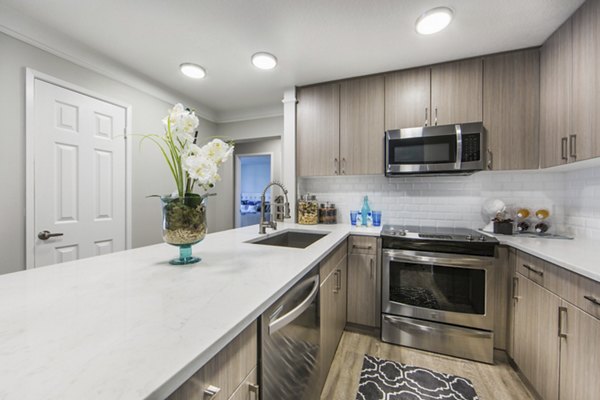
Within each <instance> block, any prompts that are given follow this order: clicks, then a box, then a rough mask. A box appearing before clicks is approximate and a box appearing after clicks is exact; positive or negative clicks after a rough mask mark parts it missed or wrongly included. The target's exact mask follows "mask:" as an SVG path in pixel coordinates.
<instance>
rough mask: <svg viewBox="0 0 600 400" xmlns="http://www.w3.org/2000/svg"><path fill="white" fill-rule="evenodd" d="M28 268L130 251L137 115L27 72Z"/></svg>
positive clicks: (129, 110) (34, 73)
mask: <svg viewBox="0 0 600 400" xmlns="http://www.w3.org/2000/svg"><path fill="white" fill-rule="evenodd" d="M26 90H27V96H26V97H27V111H26V113H27V114H26V117H27V126H26V159H27V162H26V163H27V164H26V170H27V171H26V175H27V190H26V192H27V193H26V199H27V206H26V210H27V212H26V225H27V227H26V234H27V237H26V242H27V252H26V258H27V268H34V267H40V266H44V265H49V264H56V263H62V262H67V261H73V260H77V259H80V258H86V257H92V256H96V255H103V254H107V253H112V252H115V251H121V250H125V249H126V248H130V243H131V225H130V224H131V223H130V221H131V213H130V210H131V194H130V190H131V189H130V186H131V185H130V183H131V177H130V171H131V164H130V163H131V156H130V150H131V146H130V145H129V137H128V135H127V133H128V132H129V130H130V121H131V118H130V113H131V109H130V107H128V106H127V105H123V104H122V103H118V102H116V101H113V100H110V99H106V98H104V97H101V96H99V95H96V94H94V93H91V92H89V91H87V90H85V89H82V88H79V87H76V86H75V85H72V84H70V83H68V82H64V81H61V80H59V79H56V78H53V77H50V76H47V75H45V74H42V73H40V72H36V71H33V70H30V69H28V70H27V84H26Z"/></svg>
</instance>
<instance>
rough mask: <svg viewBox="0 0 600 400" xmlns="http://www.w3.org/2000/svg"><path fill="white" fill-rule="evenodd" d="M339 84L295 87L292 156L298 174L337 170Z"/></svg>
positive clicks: (331, 173)
mask: <svg viewBox="0 0 600 400" xmlns="http://www.w3.org/2000/svg"><path fill="white" fill-rule="evenodd" d="M339 149H340V85H339V84H337V83H331V84H325V85H317V86H309V87H305V88H300V89H298V105H297V127H296V160H297V175H298V176H327V175H337V174H339V167H340V161H339V157H340V155H339Z"/></svg>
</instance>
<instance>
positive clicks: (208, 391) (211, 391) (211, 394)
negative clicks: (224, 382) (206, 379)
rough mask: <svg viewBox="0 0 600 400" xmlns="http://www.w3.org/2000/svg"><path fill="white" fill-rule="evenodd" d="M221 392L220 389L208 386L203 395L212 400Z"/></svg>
mask: <svg viewBox="0 0 600 400" xmlns="http://www.w3.org/2000/svg"><path fill="white" fill-rule="evenodd" d="M220 391H221V388H220V387H216V386H213V385H210V386H208V387H207V388H206V389H204V394H205V395H206V396H208V398H209V399H212V398H213V397H215V396H216V395H217V394H218V393H219V392H220Z"/></svg>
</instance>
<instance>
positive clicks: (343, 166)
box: [342, 158, 346, 175]
mask: <svg viewBox="0 0 600 400" xmlns="http://www.w3.org/2000/svg"><path fill="white" fill-rule="evenodd" d="M342 175H346V159H345V158H342Z"/></svg>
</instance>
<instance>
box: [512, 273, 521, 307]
mask: <svg viewBox="0 0 600 400" xmlns="http://www.w3.org/2000/svg"><path fill="white" fill-rule="evenodd" d="M512 279H513V287H512V292H513V300H516V301H519V277H517V276H513V278H512Z"/></svg>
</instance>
